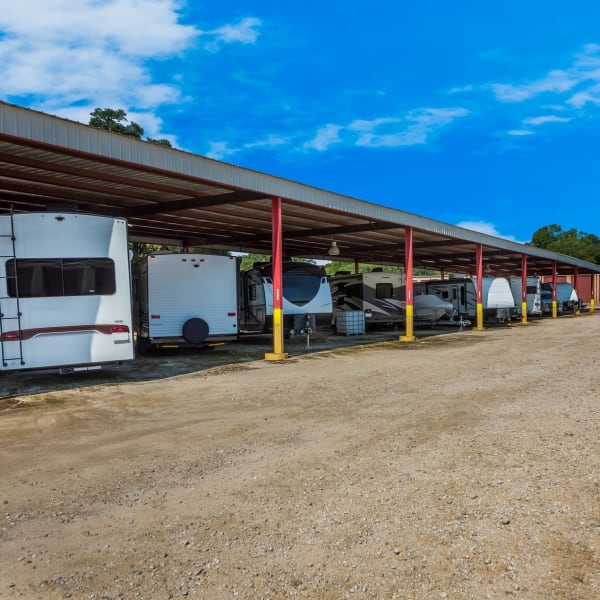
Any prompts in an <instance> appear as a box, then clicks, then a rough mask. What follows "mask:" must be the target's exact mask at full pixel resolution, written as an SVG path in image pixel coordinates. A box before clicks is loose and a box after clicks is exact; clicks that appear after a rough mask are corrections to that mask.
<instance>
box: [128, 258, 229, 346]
mask: <svg viewBox="0 0 600 600" xmlns="http://www.w3.org/2000/svg"><path fill="white" fill-rule="evenodd" d="M238 276H239V262H238V259H237V258H236V257H234V256H216V255H209V254H184V253H181V254H176V253H170V252H166V253H164V252H157V253H154V254H150V255H148V256H145V257H143V258H142V259H140V260H136V261H135V262H134V263H133V282H134V290H133V297H134V316H135V330H136V333H137V339H138V346H139V347H140V349H144V347H149V346H150V347H151V346H155V347H157V346H163V347H164V346H192V347H202V346H206V345H208V344H210V343H211V342H217V341H223V340H230V339H237V337H238V333H239V326H238V309H237V299H238V287H237V286H238Z"/></svg>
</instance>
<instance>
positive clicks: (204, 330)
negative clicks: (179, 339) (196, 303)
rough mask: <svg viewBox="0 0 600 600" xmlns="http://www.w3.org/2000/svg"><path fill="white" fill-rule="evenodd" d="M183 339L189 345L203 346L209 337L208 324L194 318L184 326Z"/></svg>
mask: <svg viewBox="0 0 600 600" xmlns="http://www.w3.org/2000/svg"><path fill="white" fill-rule="evenodd" d="M182 333H183V339H185V341H186V342H187V343H188V344H202V343H203V342H204V340H205V339H206V338H207V337H208V323H207V322H206V321H205V320H204V319H199V318H197V317H194V318H193V319H188V320H187V321H186V322H185V323H184V324H183V331H182Z"/></svg>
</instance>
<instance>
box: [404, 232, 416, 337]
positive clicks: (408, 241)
mask: <svg viewBox="0 0 600 600" xmlns="http://www.w3.org/2000/svg"><path fill="white" fill-rule="evenodd" d="M404 247H405V257H406V258H405V263H404V266H405V273H406V335H403V336H401V337H400V341H401V342H414V341H415V340H416V339H417V338H416V337H415V335H414V328H413V325H414V315H413V229H412V227H405V228H404Z"/></svg>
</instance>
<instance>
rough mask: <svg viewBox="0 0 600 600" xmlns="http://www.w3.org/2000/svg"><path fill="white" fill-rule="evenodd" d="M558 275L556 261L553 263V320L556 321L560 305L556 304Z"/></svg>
mask: <svg viewBox="0 0 600 600" xmlns="http://www.w3.org/2000/svg"><path fill="white" fill-rule="evenodd" d="M557 275H558V273H557V272H556V261H555V260H553V261H552V318H553V319H556V318H557V317H558V304H557V302H556V276H557Z"/></svg>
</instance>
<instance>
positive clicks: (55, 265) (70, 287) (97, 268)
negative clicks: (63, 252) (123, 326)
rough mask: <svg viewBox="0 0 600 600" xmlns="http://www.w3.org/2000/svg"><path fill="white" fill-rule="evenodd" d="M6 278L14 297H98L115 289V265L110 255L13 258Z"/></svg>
mask: <svg viewBox="0 0 600 600" xmlns="http://www.w3.org/2000/svg"><path fill="white" fill-rule="evenodd" d="M15 263H16V270H15ZM6 278H7V289H8V295H9V296H10V297H11V298H15V297H17V295H18V296H19V297H20V298H43V297H48V296H97V295H109V294H114V293H115V291H116V280H115V264H114V262H113V261H112V260H111V259H110V258H26V259H16V260H15V259H14V258H13V259H10V260H8V261H7V262H6ZM17 291H18V294H17Z"/></svg>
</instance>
